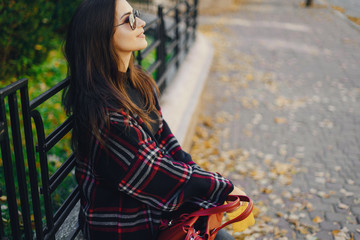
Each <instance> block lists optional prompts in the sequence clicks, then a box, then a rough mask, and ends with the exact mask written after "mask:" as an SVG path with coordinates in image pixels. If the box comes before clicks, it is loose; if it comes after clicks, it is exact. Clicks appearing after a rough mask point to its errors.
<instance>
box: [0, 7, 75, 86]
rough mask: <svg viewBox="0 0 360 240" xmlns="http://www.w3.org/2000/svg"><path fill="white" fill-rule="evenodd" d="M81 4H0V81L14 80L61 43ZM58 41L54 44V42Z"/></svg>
mask: <svg viewBox="0 0 360 240" xmlns="http://www.w3.org/2000/svg"><path fill="white" fill-rule="evenodd" d="M79 2H80V0H18V1H15V0H1V1H0V28H1V31H0V69H1V71H0V80H1V81H3V80H7V79H8V78H14V77H15V78H17V77H20V76H22V75H24V74H26V73H27V71H28V70H29V68H30V66H31V65H33V64H39V63H41V62H42V61H44V59H45V58H46V56H47V54H48V52H49V51H50V50H51V49H54V48H56V47H59V46H56V45H57V44H58V42H59V41H58V40H57V39H59V38H60V39H64V35H65V33H66V28H67V25H68V24H69V22H70V19H71V16H72V14H73V13H74V11H75V9H76V6H77V5H78V4H79ZM54 40H57V41H54Z"/></svg>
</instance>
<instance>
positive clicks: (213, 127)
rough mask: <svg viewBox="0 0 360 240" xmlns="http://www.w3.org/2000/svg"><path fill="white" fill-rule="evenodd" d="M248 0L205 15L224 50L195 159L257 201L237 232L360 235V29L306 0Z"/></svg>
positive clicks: (207, 94) (207, 95)
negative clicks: (250, 223)
mask: <svg viewBox="0 0 360 240" xmlns="http://www.w3.org/2000/svg"><path fill="white" fill-rule="evenodd" d="M238 2H239V1H238ZM240 2H241V3H239V4H237V6H236V8H234V9H233V11H228V12H224V13H221V14H218V15H211V16H210V15H209V16H204V15H203V16H201V17H200V24H199V29H200V31H201V32H202V33H203V34H204V35H205V36H207V37H208V38H209V39H211V41H212V43H213V44H214V47H215V56H214V61H213V63H212V66H211V70H210V73H209V75H208V79H207V83H206V86H205V90H204V93H203V96H202V104H203V107H202V117H201V119H200V123H199V124H198V126H197V130H196V135H195V136H194V140H193V144H194V145H193V148H192V151H191V153H192V155H193V157H194V158H195V159H196V161H197V162H199V163H200V164H201V165H202V166H203V167H205V168H208V169H211V170H214V171H219V172H222V173H223V174H224V175H227V176H228V177H230V178H231V179H233V181H234V182H235V183H236V184H239V185H241V186H242V187H243V188H244V190H245V191H246V192H248V194H249V195H250V196H251V197H252V198H253V199H254V200H255V202H256V205H257V209H256V215H257V224H256V225H255V226H254V227H252V228H250V229H248V230H247V231H246V232H245V233H243V234H240V235H239V234H237V235H236V236H237V239H244V238H246V239H295V238H296V239H360V225H359V223H360V180H359V179H360V105H359V102H360V31H359V30H357V29H355V28H354V27H353V26H351V24H349V22H347V21H346V20H345V19H342V18H340V17H339V16H338V15H336V14H334V13H333V12H332V11H329V9H327V8H322V7H317V8H312V9H305V8H303V7H301V6H300V5H301V4H300V3H301V2H300V1H298V0H286V1H284V0H244V1H240ZM200 14H201V13H200Z"/></svg>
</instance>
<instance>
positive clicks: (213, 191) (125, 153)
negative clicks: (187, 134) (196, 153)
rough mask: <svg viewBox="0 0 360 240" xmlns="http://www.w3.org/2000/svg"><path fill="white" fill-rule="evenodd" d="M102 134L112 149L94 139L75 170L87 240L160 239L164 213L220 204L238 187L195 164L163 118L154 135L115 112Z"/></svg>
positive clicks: (137, 118) (136, 118)
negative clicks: (188, 204)
mask: <svg viewBox="0 0 360 240" xmlns="http://www.w3.org/2000/svg"><path fill="white" fill-rule="evenodd" d="M102 135H103V136H104V138H106V139H107V141H106V146H107V148H106V149H104V148H103V147H102V146H101V145H100V144H99V142H97V141H96V139H95V138H94V137H93V138H92V139H89V141H90V145H91V148H90V149H92V150H91V153H90V154H89V156H90V157H89V158H86V159H78V160H77V166H76V178H77V180H78V183H79V185H80V189H81V209H82V212H83V214H84V224H83V232H84V235H85V237H86V238H87V239H104V240H105V239H106V240H111V239H119V240H120V239H121V240H136V239H139V240H140V239H141V240H145V239H156V236H157V233H158V227H159V224H160V220H161V219H162V218H163V216H164V214H165V213H169V212H173V211H175V210H178V209H179V207H180V206H181V205H182V204H183V203H191V204H194V205H197V206H198V207H203V208H209V207H212V206H217V205H220V204H222V203H223V202H224V200H225V198H226V196H227V195H228V194H229V193H230V192H231V191H232V189H233V186H232V183H231V182H230V181H229V180H227V179H225V178H223V177H222V176H220V175H219V174H217V173H211V172H206V171H204V170H203V169H201V168H200V167H199V166H198V165H196V164H195V163H194V162H193V161H192V160H191V157H190V155H189V154H187V153H186V152H184V151H183V150H182V149H181V147H180V145H179V143H178V141H177V140H176V138H175V137H174V136H173V135H172V133H171V131H170V129H169V127H168V125H167V124H166V122H165V121H164V120H163V119H162V118H161V121H160V126H159V131H158V132H157V133H156V134H155V136H152V134H151V132H150V131H149V130H148V129H147V127H146V125H145V124H144V123H143V121H142V120H141V119H140V118H139V117H132V116H127V114H126V113H125V112H120V113H115V112H112V113H111V114H110V129H108V130H103V131H102ZM154 138H155V139H154Z"/></svg>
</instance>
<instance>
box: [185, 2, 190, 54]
mask: <svg viewBox="0 0 360 240" xmlns="http://www.w3.org/2000/svg"><path fill="white" fill-rule="evenodd" d="M185 3H186V20H185V23H186V29H185V52H186V53H187V52H188V50H189V27H190V20H189V15H190V4H189V3H188V2H187V1H185Z"/></svg>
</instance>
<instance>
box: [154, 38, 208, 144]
mask: <svg viewBox="0 0 360 240" xmlns="http://www.w3.org/2000/svg"><path fill="white" fill-rule="evenodd" d="M213 55H214V49H213V46H212V45H211V43H210V42H209V40H207V39H206V38H205V36H203V35H202V34H201V33H199V32H196V40H195V42H194V44H193V46H192V47H191V48H190V49H189V52H188V54H187V56H186V57H185V59H184V61H183V62H182V64H181V65H180V67H179V69H178V72H177V73H176V75H175V77H174V79H173V81H172V82H171V83H170V84H169V85H168V86H167V88H166V89H165V91H164V93H163V94H162V96H161V99H160V104H161V110H162V113H163V116H164V119H165V120H166V121H167V123H168V125H169V126H170V128H171V130H172V132H173V134H174V135H175V136H176V138H177V139H178V141H179V143H180V145H181V146H182V148H183V149H185V150H188V149H190V144H191V139H192V135H193V132H194V129H195V125H196V122H197V119H198V111H196V110H197V109H198V108H199V102H200V101H199V100H200V96H201V93H202V90H203V87H204V85H205V80H206V77H207V75H208V73H209V70H210V66H211V62H212V58H213Z"/></svg>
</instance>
